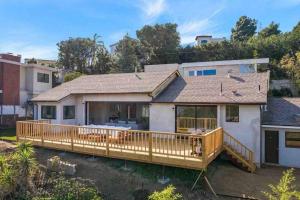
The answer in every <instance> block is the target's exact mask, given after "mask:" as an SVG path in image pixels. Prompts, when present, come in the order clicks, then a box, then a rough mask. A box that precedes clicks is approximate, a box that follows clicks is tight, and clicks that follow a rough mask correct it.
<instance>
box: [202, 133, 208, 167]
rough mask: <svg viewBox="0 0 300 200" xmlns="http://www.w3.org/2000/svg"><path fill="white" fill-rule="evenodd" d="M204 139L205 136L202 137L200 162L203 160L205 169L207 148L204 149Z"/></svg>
mask: <svg viewBox="0 0 300 200" xmlns="http://www.w3.org/2000/svg"><path fill="white" fill-rule="evenodd" d="M205 138H206V136H203V137H202V160H203V164H204V165H205V168H206V165H207V157H206V148H207V147H206V141H205Z"/></svg>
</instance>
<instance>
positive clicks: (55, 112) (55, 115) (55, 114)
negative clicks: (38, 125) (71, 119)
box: [41, 105, 57, 119]
mask: <svg viewBox="0 0 300 200" xmlns="http://www.w3.org/2000/svg"><path fill="white" fill-rule="evenodd" d="M45 107H54V116H52V117H44V115H43V108H45ZM56 117H57V107H56V105H42V106H41V119H56Z"/></svg>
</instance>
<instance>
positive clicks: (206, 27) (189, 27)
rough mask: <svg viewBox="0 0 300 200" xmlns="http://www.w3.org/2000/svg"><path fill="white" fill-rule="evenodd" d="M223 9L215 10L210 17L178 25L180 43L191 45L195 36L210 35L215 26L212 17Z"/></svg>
mask: <svg viewBox="0 0 300 200" xmlns="http://www.w3.org/2000/svg"><path fill="white" fill-rule="evenodd" d="M223 9H224V7H221V8H219V9H217V10H215V11H214V12H213V13H212V14H211V15H210V16H208V17H206V18H203V19H198V20H189V21H185V22H184V23H182V24H179V26H178V31H179V33H180V35H181V43H182V44H186V43H191V42H194V41H195V37H196V35H197V34H211V32H213V29H214V28H215V27H216V26H217V23H216V22H214V21H213V17H215V16H216V15H217V14H219V13H220V12H221V11H222V10H223Z"/></svg>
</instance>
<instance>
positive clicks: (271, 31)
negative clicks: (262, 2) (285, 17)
mask: <svg viewBox="0 0 300 200" xmlns="http://www.w3.org/2000/svg"><path fill="white" fill-rule="evenodd" d="M280 32H281V31H280V30H279V24H276V23H275V22H271V24H269V26H267V27H266V28H264V29H262V30H261V31H260V32H259V33H258V35H259V36H260V37H264V38H266V37H270V36H271V35H278V34H280Z"/></svg>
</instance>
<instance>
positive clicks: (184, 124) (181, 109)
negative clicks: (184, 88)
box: [176, 106, 196, 132]
mask: <svg viewBox="0 0 300 200" xmlns="http://www.w3.org/2000/svg"><path fill="white" fill-rule="evenodd" d="M195 115H196V107H195V106H177V120H176V123H177V124H176V127H177V132H192V131H195V128H196V126H195V125H196V124H195V120H196V116H195Z"/></svg>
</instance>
